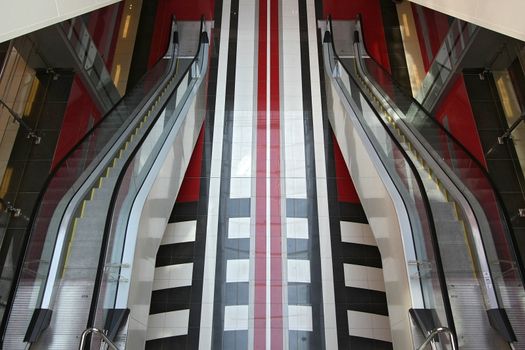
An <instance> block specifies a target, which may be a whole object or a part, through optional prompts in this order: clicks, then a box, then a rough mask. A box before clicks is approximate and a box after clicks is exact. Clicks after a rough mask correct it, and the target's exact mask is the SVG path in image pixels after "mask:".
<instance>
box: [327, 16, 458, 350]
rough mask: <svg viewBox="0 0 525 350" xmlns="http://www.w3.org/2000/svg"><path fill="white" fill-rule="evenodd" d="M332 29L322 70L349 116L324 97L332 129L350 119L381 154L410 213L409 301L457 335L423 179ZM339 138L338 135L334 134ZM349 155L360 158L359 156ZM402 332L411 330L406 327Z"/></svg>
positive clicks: (434, 324) (406, 242)
mask: <svg viewBox="0 0 525 350" xmlns="http://www.w3.org/2000/svg"><path fill="white" fill-rule="evenodd" d="M331 28H332V26H331V22H329V23H328V24H327V26H326V28H325V29H326V32H325V36H324V42H323V59H324V65H325V71H326V75H327V76H328V77H329V78H328V79H326V81H327V82H330V83H327V89H329V88H331V87H333V88H334V89H335V90H336V91H337V94H338V95H339V97H340V102H341V104H342V105H343V106H344V108H345V110H346V112H347V115H346V116H345V118H346V119H347V120H346V121H343V122H342V124H341V125H338V123H337V121H336V119H337V115H336V113H335V112H334V111H331V110H330V106H331V105H332V104H333V103H334V102H331V101H329V102H328V106H329V119H330V122H331V124H332V128H333V129H334V131H335V133H336V137H337V133H338V132H337V130H339V129H347V127H346V126H345V125H344V124H348V123H352V124H353V125H354V127H355V128H356V130H357V131H358V132H360V130H362V134H360V137H361V138H362V139H363V140H364V141H363V142H369V143H370V144H371V146H372V148H373V151H372V152H373V155H370V157H371V158H373V157H374V156H375V155H376V156H377V157H379V162H380V164H381V165H379V164H377V163H376V165H375V166H376V167H380V166H382V167H384V169H385V170H386V174H387V176H388V177H389V178H390V179H391V181H392V182H393V184H394V186H395V191H397V193H399V196H400V197H401V201H402V203H401V204H400V206H401V207H402V208H399V211H402V212H404V213H406V215H407V217H408V227H406V228H405V232H401V234H402V236H403V241H404V249H405V254H406V255H405V257H404V258H405V259H410V260H409V261H408V262H407V266H406V271H407V272H408V273H409V274H410V276H409V285H410V291H407V293H409V294H410V299H411V306H412V308H414V309H417V310H431V312H428V315H430V318H431V322H430V323H431V324H430V325H429V327H428V329H427V331H431V330H432V329H433V328H436V327H438V326H446V327H448V328H449V329H450V330H451V332H452V333H454V334H455V325H454V319H453V316H452V310H451V305H450V300H449V299H450V298H449V295H448V290H447V288H446V284H445V276H444V271H443V268H442V265H443V264H442V258H441V252H440V246H439V245H438V244H437V238H436V227H435V224H434V218H433V213H432V210H431V202H430V200H429V198H428V195H427V192H426V189H425V187H424V183H423V180H422V179H421V177H420V176H419V173H418V171H417V169H416V166H415V165H414V162H413V160H412V159H411V158H410V157H409V155H408V154H407V152H406V151H405V150H404V148H403V147H402V145H401V143H400V142H399V141H398V140H397V139H396V137H395V136H394V133H393V131H391V130H390V129H389V128H388V126H387V123H386V122H385V121H384V120H383V119H382V118H381V117H380V116H379V114H378V112H377V111H376V109H375V108H374V106H373V103H372V102H371V100H370V99H369V97H368V96H367V94H364V93H363V91H362V89H361V87H360V85H359V84H358V83H357V81H356V80H355V79H354V77H353V75H352V74H350V73H349V72H348V71H347V69H346V68H345V67H344V66H343V65H342V64H341V62H340V60H339V58H338V56H337V54H336V52H335V48H334V46H333V40H332V38H333V35H332V33H333V32H332V30H331ZM343 137H350V135H348V134H347V132H344V135H343ZM338 141H342V140H339V138H338ZM340 144H341V143H340ZM351 157H353V158H358V156H357V155H352V156H351ZM352 166H355V167H357V169H355V171H357V172H360V169H359V168H358V166H359V163H358V162H356V163H355V164H352V165H349V167H350V168H351V169H352V168H353V167H352ZM351 172H352V171H351ZM383 181H386V180H385V179H383ZM400 225H401V223H400ZM403 227H404V226H403ZM387 298H388V291H387ZM407 313H408V310H407ZM420 313H422V312H420ZM404 331H405V332H407V333H409V330H408V329H405V330H404ZM423 340H424V339H423ZM423 340H421V341H419V340H418V339H413V340H412V343H413V345H414V346H416V345H418V344H420V343H422V342H423Z"/></svg>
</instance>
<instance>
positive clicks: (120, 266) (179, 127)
mask: <svg viewBox="0 0 525 350" xmlns="http://www.w3.org/2000/svg"><path fill="white" fill-rule="evenodd" d="M199 32H200V33H201V35H200V37H199V43H198V49H197V53H196V54H195V57H194V58H193V60H192V61H191V63H190V65H189V66H188V68H187V69H186V70H185V72H184V73H183V74H182V75H181V78H180V80H179V83H178V85H177V88H176V90H175V92H174V93H173V94H172V95H171V96H170V98H169V99H168V100H167V101H166V102H165V104H164V109H163V113H162V114H160V115H159V116H158V118H157V121H156V123H155V125H154V126H152V128H151V130H150V132H149V133H148V136H147V137H145V138H144V139H143V140H141V144H140V146H139V147H137V148H136V149H135V150H134V151H133V154H132V156H131V157H130V158H128V160H127V162H126V164H125V166H124V168H123V171H122V172H121V173H120V175H119V177H118V179H117V182H116V186H115V190H114V191H113V193H112V195H111V200H110V202H109V210H108V215H107V217H106V219H105V225H104V243H103V245H102V254H101V255H100V260H99V268H98V271H97V279H96V282H95V284H96V292H95V293H94V298H93V299H92V302H91V306H90V313H89V320H88V327H96V328H100V329H106V330H108V331H109V337H110V339H111V340H115V339H116V338H117V331H118V329H117V328H114V329H111V330H109V329H107V328H108V322H107V321H108V318H110V317H113V315H115V314H120V315H122V312H123V311H124V313H126V311H129V304H128V297H129V293H130V283H129V282H130V280H131V279H132V276H133V273H132V271H131V268H132V265H133V260H134V251H135V249H136V244H137V240H138V238H137V237H136V236H135V235H134V234H135V233H136V231H137V230H138V227H137V226H138V225H136V222H137V221H138V218H137V217H138V216H139V215H137V211H136V210H137V209H136V208H137V207H139V208H142V204H143V202H144V200H145V199H144V198H143V197H141V196H142V195H143V192H149V191H152V190H151V188H149V189H148V182H149V184H151V182H152V179H153V178H155V179H156V178H157V176H160V177H164V176H166V175H167V174H168V173H169V171H167V168H166V167H165V164H169V163H170V161H167V163H165V162H166V159H169V158H170V157H169V156H168V154H169V153H171V152H172V151H173V147H175V148H176V147H177V145H180V143H179V142H180V140H181V139H190V137H189V136H188V135H189V134H191V135H192V136H193V142H192V143H193V146H194V144H195V141H196V137H197V135H198V133H199V130H200V126H201V125H202V122H203V120H204V115H205V113H204V112H203V109H202V108H203V106H204V104H205V103H204V100H205V96H206V93H205V90H206V84H203V82H204V80H205V77H206V72H207V67H208V47H209V42H208V36H207V29H206V28H205V22H204V20H202V21H201V24H200V29H199ZM182 144H184V143H182ZM172 145H173V146H172ZM192 149H193V148H192ZM173 163H175V164H177V162H176V161H173ZM160 164H162V165H160ZM186 166H187V164H186ZM178 169H179V172H180V171H181V170H182V174H183V173H184V172H185V171H184V170H185V168H184V167H183V166H178ZM170 180H173V179H172V177H171V176H170ZM170 182H172V183H171V184H170V185H171V186H173V187H174V183H173V182H175V181H170ZM166 193H169V190H166ZM174 199H175V198H173V200H174ZM170 213H171V212H170ZM170 213H169V214H170ZM169 214H168V215H169ZM156 218H158V215H157V216H156ZM166 221H167V218H166ZM112 311H116V312H115V313H113V314H112ZM122 317H123V318H122V320H121V322H122V323H125V321H126V319H125V317H127V314H126V315H124V316H122ZM122 333H123V334H121V336H120V337H119V338H118V342H120V343H122V346H119V347H120V348H124V347H125V344H124V343H125V341H126V332H125V331H124V332H122ZM99 345H100V344H99V343H97V342H94V343H92V345H91V348H92V349H98V348H99Z"/></svg>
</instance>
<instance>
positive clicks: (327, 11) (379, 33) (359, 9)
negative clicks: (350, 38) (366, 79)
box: [323, 0, 390, 71]
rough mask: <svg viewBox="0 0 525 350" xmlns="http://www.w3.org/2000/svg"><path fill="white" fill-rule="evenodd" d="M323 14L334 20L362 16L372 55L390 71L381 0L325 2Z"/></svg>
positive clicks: (331, 0)
mask: <svg viewBox="0 0 525 350" xmlns="http://www.w3.org/2000/svg"><path fill="white" fill-rule="evenodd" d="M323 13H324V15H325V17H328V16H329V15H331V16H332V18H333V19H334V20H353V19H356V17H357V15H359V14H361V16H362V18H363V34H364V37H365V43H366V47H367V48H368V51H369V53H370V55H371V56H372V57H373V58H374V59H375V60H376V61H377V62H379V63H380V64H381V65H382V66H383V67H384V68H386V69H387V70H388V71H390V62H389V60H388V51H387V47H386V39H385V31H384V29H383V19H382V15H381V5H380V2H379V0H352V1H349V0H345V1H341V0H325V1H323Z"/></svg>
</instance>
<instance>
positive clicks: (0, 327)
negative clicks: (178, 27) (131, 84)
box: [0, 17, 175, 346]
mask: <svg viewBox="0 0 525 350" xmlns="http://www.w3.org/2000/svg"><path fill="white" fill-rule="evenodd" d="M174 19H175V17H173V20H174ZM162 59H163V58H162V57H160V58H159V59H158V60H157V61H156V62H155V66H156V65H157V64H159V63H160V61H162ZM147 74H148V72H146V73H145V74H144V75H143V76H142V78H141V79H140V81H142V80H144V79H146V77H147ZM161 84H162V80H160V81H159V82H158V83H157V84H156V86H155V87H154V88H153V89H152V90H151V92H153V91H155V90H156V89H158V87H159V86H160V85H161ZM125 98H126V95H124V96H122V97H121V98H120V99H119V100H118V101H117V103H116V104H115V105H114V106H113V107H111V108H110V109H109V110H108V111H107V112H106V113H105V114H104V116H103V117H102V118H100V120H98V121H97V122H96V123H95V124H94V125H93V126H92V127H91V129H89V130H88V131H87V132H86V134H85V135H84V136H83V137H82V138H81V139H80V140H79V141H78V142H77V143H76V144H75V145H74V146H73V147H72V148H71V149H70V150H69V151H68V152H67V153H66V154H65V155H64V157H62V159H61V160H60V161H59V162H58V163H57V164H56V165H55V167H54V168H53V169H52V170H51V172H50V173H49V175H48V176H47V178H46V180H45V181H44V184H43V185H42V188H41V190H40V192H39V193H38V196H37V198H36V201H35V205H34V207H33V210H32V211H31V216H30V217H29V222H28V224H27V227H26V230H25V231H26V232H25V237H24V241H23V243H22V250H21V254H20V257H19V259H18V262H17V265H16V269H15V273H14V276H15V279H16V283H13V284H12V285H11V288H10V291H9V297H8V299H7V301H6V307H5V310H4V314H3V317H2V322H1V323H0V337H1V341H0V346H1V344H3V341H4V337H5V332H6V329H7V323H8V322H7V321H8V320H9V318H10V316H11V311H12V306H13V302H14V297H15V294H16V290H17V288H18V286H19V283H20V277H21V275H22V268H23V265H24V261H25V256H26V254H27V249H28V247H29V243H30V241H31V236H32V234H31V233H32V227H33V224H34V222H35V219H36V216H37V214H38V211H39V209H40V206H41V204H42V201H43V199H44V195H45V194H46V190H47V188H48V187H49V184H50V183H51V181H52V180H53V178H54V177H55V175H56V174H57V172H58V170H60V169H61V168H62V165H64V163H65V162H66V161H67V160H68V159H69V158H70V157H71V156H72V154H73V153H74V152H75V151H77V150H78V149H79V148H80V146H82V145H83V144H84V143H85V141H86V140H87V139H88V138H89V137H91V135H93V133H94V132H95V131H96V130H98V128H99V126H100V125H101V124H102V123H103V122H104V121H105V120H106V119H107V118H108V117H109V116H110V115H111V114H112V112H113V111H114V110H115V109H116V108H118V107H119V106H120V104H121V103H122V102H123V101H124V99H125ZM136 108H138V106H137V107H136Z"/></svg>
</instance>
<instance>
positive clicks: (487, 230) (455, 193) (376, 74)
mask: <svg viewBox="0 0 525 350" xmlns="http://www.w3.org/2000/svg"><path fill="white" fill-rule="evenodd" d="M360 23H361V22H358V24H357V25H356V28H357V30H359V32H358V33H357V34H356V35H355V38H357V39H359V38H360V36H361V35H360V33H361V31H360V29H361V27H360ZM362 45H364V43H363V40H360V41H356V42H355V43H354V53H355V56H356V59H355V65H356V73H357V75H358V76H359V78H360V79H361V80H362V83H363V87H364V89H365V90H367V92H368V93H369V94H370V95H371V96H373V99H374V101H375V103H376V107H377V108H379V109H382V110H383V116H384V117H385V118H386V120H388V122H389V123H390V124H391V126H392V128H393V129H394V130H396V133H397V134H398V137H399V138H400V139H401V140H403V144H404V146H405V148H406V149H407V150H408V151H409V154H410V155H411V157H412V158H415V159H416V160H419V163H420V164H421V169H420V171H421V172H422V174H425V173H426V174H428V176H427V178H429V179H432V182H434V183H435V184H436V185H437V186H438V187H439V188H440V189H441V192H442V194H443V196H444V197H445V198H444V199H445V200H446V202H448V203H450V204H451V206H452V208H453V209H454V216H455V217H456V222H457V223H458V224H459V227H457V228H456V232H457V233H456V235H452V236H451V235H450V234H448V235H447V233H450V232H451V230H450V229H441V232H439V230H438V233H439V239H440V244H441V245H443V246H444V248H445V247H446V245H445V244H450V243H451V242H452V241H451V239H453V240H455V243H454V245H449V246H448V249H442V251H443V252H444V254H445V255H444V256H443V258H444V261H445V265H446V264H447V262H448V261H453V263H454V266H449V267H447V266H445V270H446V272H447V280H448V285H449V289H451V294H452V295H453V296H454V300H453V302H452V303H453V310H455V311H456V312H455V317H456V319H458V320H462V321H459V322H458V323H460V324H462V325H463V329H461V330H460V329H458V332H460V341H462V343H464V346H471V347H473V346H474V345H473V344H475V343H476V341H478V342H479V341H480V339H481V338H482V337H479V336H478V334H479V333H480V330H481V332H482V333H483V332H484V333H485V334H486V335H485V337H486V338H485V340H486V341H488V342H487V343H485V344H482V343H479V344H478V345H476V348H490V346H491V344H492V345H493V344H494V339H493V338H490V337H489V336H488V334H490V333H491V331H490V330H489V329H487V326H488V324H490V325H491V326H492V327H493V328H494V329H496V330H497V331H498V333H499V334H500V335H501V338H502V339H504V340H505V341H506V342H509V343H512V342H514V341H516V335H517V336H518V341H519V342H518V344H521V343H523V340H525V339H523V337H524V336H525V334H523V331H521V329H523V322H524V321H525V318H524V317H525V316H524V310H525V308H524V307H525V293H524V290H523V285H522V277H523V275H522V274H521V273H520V271H522V264H521V261H520V258H519V256H516V255H515V250H514V246H513V243H514V242H513V240H514V236H513V234H512V232H511V231H512V226H511V224H510V221H509V220H508V215H507V214H506V212H505V208H504V205H503V203H502V202H501V197H500V195H499V193H498V192H497V191H496V190H495V188H494V186H493V184H492V181H491V180H490V177H489V176H488V174H487V173H486V171H485V169H484V168H483V167H482V166H481V164H480V163H479V162H478V161H477V160H476V159H475V158H474V157H473V156H472V155H471V154H470V153H469V152H468V151H467V150H466V149H465V147H463V145H462V144H461V143H459V142H458V141H457V140H456V139H455V138H454V137H453V136H452V135H451V134H450V133H449V132H448V131H447V130H446V129H445V128H444V127H442V126H441V124H439V123H438V122H437V121H436V120H435V119H433V118H432V117H431V116H430V115H429V114H428V113H427V112H426V111H425V110H424V109H423V108H422V107H421V105H419V103H417V102H416V101H415V100H413V99H412V98H411V97H410V96H408V95H406V94H405V93H404V90H403V89H402V88H400V87H399V85H397V84H396V83H395V82H394V81H393V79H392V78H391V76H390V75H389V74H388V73H387V72H386V71H385V70H384V69H382V67H380V66H379V65H378V64H377V62H375V61H374V60H373V59H372V58H366V59H365V58H363V53H364V52H366V48H365V47H364V46H362ZM428 182H430V181H428ZM428 185H429V186H430V185H431V184H430V183H429V184H428ZM436 216H438V217H439V215H434V217H436ZM441 220H445V221H446V222H447V223H448V224H450V222H451V221H450V218H449V219H446V217H442V219H441ZM437 222H438V226H441V225H440V223H439V220H438V221H437ZM445 242H446V243H445ZM461 246H463V247H464V249H465V251H467V252H469V253H470V259H469V260H470V264H468V262H469V261H468V260H465V261H463V264H464V265H463V266H462V267H461V262H459V263H458V257H459V256H462V255H463V257H465V256H466V254H465V251H463V253H462V250H461V249H459V248H460V247H461ZM509 262H510V264H509ZM449 265H451V264H450V263H449ZM458 265H459V266H458ZM457 277H460V280H459V281H458V279H457ZM469 279H470V280H471V282H472V281H476V280H478V281H479V285H480V287H481V292H480V291H477V290H476V288H475V285H474V283H471V282H469V281H468V280H469ZM475 299H478V301H477V303H473V302H472V301H473V300H475ZM476 304H477V305H478V307H481V308H484V309H486V310H487V316H488V319H487V317H483V316H484V315H477V317H478V318H477V319H475V318H474V314H473V313H472V312H473V311H472V310H473V309H474V307H475V305H476ZM507 314H508V317H507ZM467 315H468V316H467ZM480 316H481V318H482V319H484V320H485V321H484V322H481V323H480V324H478V326H479V327H476V326H475V323H476V322H479V321H481V319H480ZM509 319H510V322H509ZM473 321H476V322H473ZM483 324H484V326H483ZM513 325H514V327H513ZM480 327H482V328H480ZM461 331H464V334H461ZM514 332H516V334H515V333H514ZM522 339H523V340H522ZM520 340H521V341H520ZM462 345H463V344H462ZM514 345H516V344H514ZM523 346H525V345H523Z"/></svg>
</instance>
